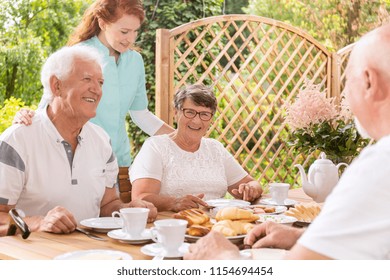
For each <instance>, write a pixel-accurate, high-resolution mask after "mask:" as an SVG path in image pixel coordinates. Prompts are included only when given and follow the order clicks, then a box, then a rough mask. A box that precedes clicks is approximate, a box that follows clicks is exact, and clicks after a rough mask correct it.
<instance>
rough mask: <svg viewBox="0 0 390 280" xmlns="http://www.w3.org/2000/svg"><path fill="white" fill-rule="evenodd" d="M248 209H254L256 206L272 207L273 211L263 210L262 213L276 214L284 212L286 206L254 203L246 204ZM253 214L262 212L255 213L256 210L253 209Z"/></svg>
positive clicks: (262, 207) (261, 207)
mask: <svg viewBox="0 0 390 280" xmlns="http://www.w3.org/2000/svg"><path fill="white" fill-rule="evenodd" d="M248 208H249V209H251V210H255V209H256V208H260V209H264V208H265V209H273V210H274V211H273V212H263V214H267V215H276V214H282V213H283V212H285V211H286V210H287V207H286V206H270V205H264V204H256V205H250V206H248ZM254 213H255V214H262V213H256V211H254Z"/></svg>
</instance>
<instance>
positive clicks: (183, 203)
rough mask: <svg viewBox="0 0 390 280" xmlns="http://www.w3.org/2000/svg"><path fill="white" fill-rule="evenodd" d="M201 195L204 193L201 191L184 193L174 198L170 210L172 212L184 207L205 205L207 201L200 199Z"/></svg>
mask: <svg viewBox="0 0 390 280" xmlns="http://www.w3.org/2000/svg"><path fill="white" fill-rule="evenodd" d="M203 197H204V194H203V193H201V194H198V195H186V196H183V197H179V198H176V199H175V200H174V201H173V205H172V207H171V210H172V211H174V212H179V211H182V210H186V209H191V208H199V205H202V206H205V207H207V206H208V205H207V203H206V202H204V201H203V200H202V198H203Z"/></svg>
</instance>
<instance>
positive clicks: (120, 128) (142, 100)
mask: <svg viewBox="0 0 390 280" xmlns="http://www.w3.org/2000/svg"><path fill="white" fill-rule="evenodd" d="M82 44H85V45H88V46H91V47H94V48H96V49H97V50H98V51H99V52H100V53H101V54H102V55H103V59H104V63H105V65H104V69H103V77H104V84H103V96H102V99H101V100H100V103H99V106H98V108H97V113H96V117H95V118H93V119H91V122H93V123H95V124H97V125H99V126H100V127H102V128H103V129H104V130H105V131H106V132H107V133H108V135H109V136H110V138H111V144H112V148H113V151H114V154H115V156H116V157H117V160H118V165H119V166H130V163H131V155H130V142H129V138H128V135H127V131H126V115H127V113H128V111H129V110H132V111H139V110H144V109H147V107H148V99H147V95H146V88H145V67H144V61H143V59H142V56H141V55H140V54H139V53H138V52H136V51H131V50H129V51H127V52H125V53H122V54H121V55H120V56H119V59H118V62H115V58H114V57H113V56H109V50H108V48H107V47H106V46H104V45H103V44H102V43H101V42H100V40H99V39H98V38H97V37H96V36H95V37H92V38H91V39H89V40H87V41H84V42H82Z"/></svg>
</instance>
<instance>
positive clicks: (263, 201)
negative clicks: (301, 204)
mask: <svg viewBox="0 0 390 280" xmlns="http://www.w3.org/2000/svg"><path fill="white" fill-rule="evenodd" d="M260 203H261V204H268V205H282V206H293V205H295V204H297V203H298V202H297V201H295V200H293V199H289V198H287V199H286V200H285V201H284V204H278V203H276V202H275V201H273V200H272V198H265V199H261V200H260Z"/></svg>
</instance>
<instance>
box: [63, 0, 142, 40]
mask: <svg viewBox="0 0 390 280" xmlns="http://www.w3.org/2000/svg"><path fill="white" fill-rule="evenodd" d="M123 15H134V16H136V17H138V18H139V19H140V21H141V23H142V22H143V21H144V20H145V11H144V8H143V5H142V2H141V1H140V0H97V1H96V2H95V3H93V4H92V5H91V6H90V7H89V8H88V9H87V10H86V11H85V13H84V15H83V18H82V20H81V23H80V24H79V25H78V26H77V27H76V29H75V31H74V32H73V34H72V35H71V36H70V37H69V40H68V43H67V45H68V46H73V45H75V44H77V43H80V42H83V41H86V40H88V39H90V38H92V37H93V36H96V35H98V34H99V33H100V31H101V29H100V27H99V19H101V20H103V21H104V22H106V23H114V22H116V21H117V20H118V19H120V18H121V17H122V16H123Z"/></svg>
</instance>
